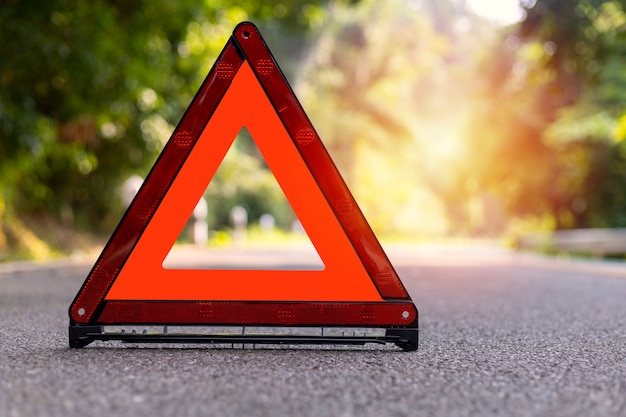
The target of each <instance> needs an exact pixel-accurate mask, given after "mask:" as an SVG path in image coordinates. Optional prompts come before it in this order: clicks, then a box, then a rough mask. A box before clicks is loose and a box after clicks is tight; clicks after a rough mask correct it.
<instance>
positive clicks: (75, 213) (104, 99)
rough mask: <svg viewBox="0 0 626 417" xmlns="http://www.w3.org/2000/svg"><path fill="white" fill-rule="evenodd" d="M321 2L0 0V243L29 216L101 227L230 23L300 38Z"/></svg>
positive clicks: (114, 215)
mask: <svg viewBox="0 0 626 417" xmlns="http://www.w3.org/2000/svg"><path fill="white" fill-rule="evenodd" d="M322 3H323V2H322V1H315V0H311V1H303V0H298V1H293V2H283V3H276V2H264V1H260V0H247V1H239V2H230V1H223V0H206V1H195V0H193V1H192V0H181V1H176V2H171V1H166V0H149V1H148V0H145V1H132V2H127V1H117V0H94V1H89V2H74V1H67V0H57V1H37V0H29V1H16V0H7V1H5V2H3V5H2V8H1V9H0V34H1V37H2V39H3V40H4V41H3V42H2V46H0V249H2V248H5V247H6V245H7V235H8V237H9V239H12V242H8V243H11V244H18V243H19V241H20V239H22V237H21V236H16V235H19V234H20V233H19V232H18V231H17V230H18V229H19V230H23V229H24V228H23V227H21V226H19V225H20V224H21V223H20V219H22V218H25V217H27V216H31V217H32V216H39V217H46V218H51V219H53V220H54V221H61V222H64V223H65V224H67V225H73V226H77V225H78V226H82V227H83V228H88V229H91V230H95V231H102V230H110V229H111V227H112V225H114V224H115V222H116V221H117V219H118V218H119V213H120V210H121V207H120V203H119V201H118V198H117V194H118V192H117V191H118V187H119V185H120V183H121V182H122V181H123V180H124V179H125V178H127V177H128V176H129V175H130V174H131V173H140V174H142V175H145V172H146V169H147V168H148V167H149V166H150V165H151V164H152V162H153V161H154V159H155V157H156V155H157V154H158V151H160V149H161V148H162V147H163V145H164V142H165V141H166V140H167V139H168V137H169V134H170V132H171V131H172V129H173V125H174V124H175V123H176V122H177V121H178V119H179V118H180V116H181V115H182V112H183V111H184V109H185V108H186V106H187V105H188V103H189V102H190V100H191V97H193V94H194V93H195V91H196V90H197V88H198V86H199V85H200V83H201V81H202V79H203V78H204V76H205V75H206V73H207V72H208V70H209V68H210V67H211V65H212V63H213V61H214V59H215V57H216V56H217V54H218V53H219V51H220V50H221V48H222V47H223V45H224V44H225V42H226V40H227V38H228V36H229V35H230V33H231V31H232V29H233V27H234V26H235V25H236V24H237V23H238V22H240V21H242V20H246V19H255V20H256V21H257V22H259V23H260V24H261V26H266V27H270V28H271V31H270V32H271V33H272V34H277V33H282V34H285V33H286V34H289V35H293V34H297V36H298V37H300V38H302V37H303V36H304V34H306V32H307V31H308V30H309V29H310V28H311V27H313V26H315V25H316V24H319V21H320V19H321V18H322V16H323V8H322V7H321V4H322ZM269 22H271V23H269ZM18 226H19V227H18Z"/></svg>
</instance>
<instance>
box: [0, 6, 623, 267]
mask: <svg viewBox="0 0 626 417" xmlns="http://www.w3.org/2000/svg"><path fill="white" fill-rule="evenodd" d="M243 20H251V21H253V22H255V23H256V24H257V25H258V26H259V28H260V30H261V33H262V34H263V35H264V37H265V38H266V41H267V43H268V44H269V47H270V49H271V50H272V52H273V53H274V55H275V56H276V59H277V60H278V62H279V64H280V66H281V68H282V69H283V71H284V72H285V73H286V76H287V78H288V79H289V81H290V83H291V84H292V86H293V87H294V90H295V91H296V94H297V96H298V97H299V99H300V101H301V102H302V104H303V106H304V108H305V110H306V111H307V113H308V115H309V117H310V118H311V120H312V121H313V124H314V125H315V126H316V128H317V130H318V132H319V134H320V136H321V138H322V140H323V141H324V143H325V144H326V146H327V148H328V150H329V152H330V154H331V156H332V158H333V159H334V160H335V162H336V164H337V165H338V167H339V169H340V171H341V173H342V175H343V176H344V178H345V179H346V181H347V183H348V185H349V187H350V188H351V190H352V192H353V194H354V195H355V197H356V199H357V201H358V202H359V204H360V206H361V209H362V210H363V212H364V213H365V215H366V217H367V218H368V220H369V221H370V223H371V225H372V227H373V228H374V230H375V232H376V233H377V234H378V235H379V237H382V238H383V239H400V240H412V241H415V240H420V241H423V240H429V239H449V238H460V237H462V238H489V239H500V240H502V241H507V242H516V241H518V240H519V239H522V238H524V236H527V235H530V234H533V233H536V232H550V231H554V230H564V229H579V228H621V227H626V187H625V186H624V185H625V184H626V141H625V139H626V66H624V59H625V58H626V1H625V0H610V1H607V0H536V1H535V0H521V1H519V2H518V1H517V0H493V1H490V0H437V1H435V0H389V1H375V0H312V1H305V0H295V1H273V2H268V1H265V0H245V1H227V0H180V1H176V2H172V1H169V0H145V1H132V2H130V1H119V0H93V1H88V2H87V1H78V2H77V1H70V0H67V1H65V0H41V1H37V0H3V1H2V2H1V7H0V38H1V39H2V42H1V43H0V260H10V259H16V258H47V257H50V256H55V255H58V254H66V253H70V252H73V251H76V250H81V249H84V248H86V247H89V246H91V245H94V244H95V245H98V244H100V242H102V241H104V240H106V238H107V237H108V236H109V235H110V233H111V232H112V231H113V229H114V228H115V226H116V224H117V223H118V221H119V219H120V217H121V215H122V214H123V212H124V209H125V204H124V201H123V199H122V187H123V184H124V182H125V181H126V180H127V179H128V178H129V177H131V176H133V175H138V176H141V177H145V176H146V175H147V173H148V171H149V169H150V167H151V166H152V164H153V163H154V161H155V159H156V157H157V156H158V154H159V152H160V150H161V149H162V148H163V146H164V145H165V143H166V142H167V140H168V138H169V136H170V134H171V132H172V131H173V129H174V127H175V126H176V123H177V122H178V120H180V117H181V116H182V114H183V112H184V110H185V109H186V107H187V106H188V104H189V103H190V101H191V99H192V97H193V95H194V93H195V92H196V91H197V89H198V87H199V86H200V84H201V82H202V80H203V79H204V77H205V76H206V74H207V72H208V71H209V69H210V68H211V66H212V64H213V62H214V61H215V59H216V57H217V55H218V54H219V52H220V50H221V49H222V47H223V46H224V44H225V42H226V41H227V39H228V37H229V36H230V34H231V32H232V29H233V28H234V26H235V25H236V24H237V23H239V22H240V21H243ZM240 136H241V137H240V138H239V139H238V140H237V142H236V146H235V147H234V148H233V149H231V151H230V153H229V155H228V158H227V160H226V161H225V162H224V164H223V166H222V167H221V168H220V171H219V173H218V176H217V177H216V178H215V179H214V181H213V182H212V183H211V185H210V186H209V188H208V189H207V193H206V194H205V198H206V200H207V203H208V219H207V221H208V227H209V229H210V230H211V236H218V235H219V234H220V233H222V235H221V236H224V235H227V234H228V233H229V231H230V230H231V228H232V224H231V219H230V218H229V213H230V212H231V209H232V208H233V207H235V206H237V205H239V206H243V207H245V208H246V210H247V213H248V221H249V223H248V224H249V226H250V227H255V225H256V224H257V223H258V221H259V219H260V218H261V216H262V215H263V214H271V215H272V216H273V218H274V219H275V227H276V229H277V230H283V231H285V233H288V231H289V230H290V228H291V227H292V224H293V220H294V218H293V213H292V212H291V211H290V210H289V205H288V203H287V202H286V200H285V198H284V196H283V195H282V193H281V192H280V189H278V188H277V186H276V183H275V180H274V178H273V176H272V174H271V172H270V171H268V169H267V167H266V166H265V165H264V163H263V160H262V158H261V157H260V155H259V154H258V152H257V151H256V150H255V148H254V146H253V145H251V143H252V142H251V141H250V139H249V138H247V137H246V134H245V131H244V132H242V134H241V135H240Z"/></svg>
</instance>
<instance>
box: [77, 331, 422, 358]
mask: <svg viewBox="0 0 626 417" xmlns="http://www.w3.org/2000/svg"><path fill="white" fill-rule="evenodd" d="M165 329H166V327H165ZM418 333H419V329H418V328H390V329H385V335H384V336H367V335H363V336H357V335H352V336H343V335H342V336H324V335H283V334H281V335H272V334H269V335H258V334H255V335H248V334H215V335H214V334H195V333H168V332H167V331H166V330H164V331H163V332H150V333H148V332H146V331H144V332H142V333H137V332H131V333H127V332H124V331H122V332H107V331H105V330H104V327H103V326H79V325H70V327H69V344H70V347H72V348H82V347H84V346H87V345H88V344H90V343H91V342H93V341H96V340H101V341H109V340H118V341H122V342H127V343H224V344H233V343H241V344H283V345H284V344H307V345H309V344H313V345H327V344H331V345H333V344H339V345H364V344H366V343H377V344H386V343H394V344H396V345H397V346H398V347H400V348H401V349H402V350H404V351H406V352H410V351H414V350H417V347H418Z"/></svg>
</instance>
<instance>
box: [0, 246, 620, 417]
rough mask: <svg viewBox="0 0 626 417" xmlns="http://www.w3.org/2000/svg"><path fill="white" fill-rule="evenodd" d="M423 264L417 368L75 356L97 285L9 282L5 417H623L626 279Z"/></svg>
mask: <svg viewBox="0 0 626 417" xmlns="http://www.w3.org/2000/svg"><path fill="white" fill-rule="evenodd" d="M459 259H460V260H459ZM422 260H423V258H420V257H419V256H417V257H415V258H414V261H411V260H410V257H409V258H407V259H404V261H403V262H399V264H400V266H398V272H399V273H400V275H401V277H402V279H403V281H404V283H405V285H406V286H407V288H408V290H409V292H410V293H411V295H412V296H413V298H414V301H415V303H416V305H417V307H418V309H419V310H420V347H419V350H418V351H417V352H411V353H405V352H402V351H400V350H398V349H396V348H395V347H393V346H390V345H389V346H376V345H372V346H370V345H366V346H365V347H356V348H355V347H332V346H331V347H327V346H322V347H315V346H313V347H308V346H301V347H269V348H262V349H259V348H256V349H252V348H250V347H246V348H241V346H240V345H236V346H235V348H234V349H233V348H230V347H224V346H205V345H195V346H189V345H185V346H168V345H140V346H137V345H124V344H118V343H114V342H109V343H100V342H96V343H93V344H92V345H89V346H88V347H86V348H84V349H70V348H68V345H67V320H68V319H67V308H68V306H69V303H70V302H71V300H72V299H73V297H74V295H75V294H76V291H77V290H78V288H79V287H80V285H81V284H82V281H83V279H84V277H85V275H86V273H87V270H88V269H87V268H81V267H72V268H62V267H58V266H57V267H55V268H52V269H46V268H34V269H26V270H23V271H20V270H16V271H9V272H5V273H2V274H0V376H1V378H0V416H4V417H21V416H24V417H33V416H62V417H66V416H90V417H91V416H95V417H97V416H134V417H141V416H150V417H154V416H247V417H256V416H259V417H260V416H336V417H347V416H359V417H363V416H372V417H380V416H446V417H453V416H552V417H559V416H616V417H617V416H626V278H622V277H615V276H606V274H604V275H603V274H599V273H598V274H594V273H593V271H592V270H591V269H592V268H587V269H584V271H583V272H580V271H578V270H577V269H576V267H575V266H574V267H571V268H569V270H567V268H545V267H542V266H541V265H539V266H533V265H528V264H526V263H523V262H522V263H520V262H516V261H515V260H508V258H504V259H503V260H502V261H501V262H483V261H481V260H480V259H478V260H477V261H476V260H472V261H471V262H470V261H469V258H465V259H461V258H457V259H456V261H455V259H453V258H450V259H447V260H446V259H444V258H442V259H440V261H439V262H421V261H422ZM581 271H582V270H581Z"/></svg>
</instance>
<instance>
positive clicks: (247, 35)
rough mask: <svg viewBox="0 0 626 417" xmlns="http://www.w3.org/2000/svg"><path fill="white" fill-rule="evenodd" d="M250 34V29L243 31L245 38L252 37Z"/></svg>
mask: <svg viewBox="0 0 626 417" xmlns="http://www.w3.org/2000/svg"><path fill="white" fill-rule="evenodd" d="M250 35H251V33H250V32H249V31H247V30H246V31H244V32H243V38H244V39H248V38H249V37H250Z"/></svg>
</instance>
